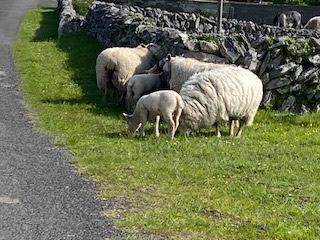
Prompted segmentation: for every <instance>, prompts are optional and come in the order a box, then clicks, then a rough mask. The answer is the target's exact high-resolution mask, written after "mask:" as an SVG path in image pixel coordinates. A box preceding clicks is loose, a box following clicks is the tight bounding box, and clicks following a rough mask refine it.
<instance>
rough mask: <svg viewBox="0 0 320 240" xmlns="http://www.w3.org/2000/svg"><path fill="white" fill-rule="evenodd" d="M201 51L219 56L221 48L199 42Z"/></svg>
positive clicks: (209, 43)
mask: <svg viewBox="0 0 320 240" xmlns="http://www.w3.org/2000/svg"><path fill="white" fill-rule="evenodd" d="M199 45H200V50H201V51H203V52H205V53H211V54H218V53H219V46H218V45H217V44H215V43H213V42H207V41H199Z"/></svg>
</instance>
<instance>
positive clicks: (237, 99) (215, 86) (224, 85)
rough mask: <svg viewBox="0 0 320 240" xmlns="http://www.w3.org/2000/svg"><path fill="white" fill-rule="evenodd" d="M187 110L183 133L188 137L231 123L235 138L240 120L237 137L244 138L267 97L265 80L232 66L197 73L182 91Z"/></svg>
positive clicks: (184, 115) (181, 129)
mask: <svg viewBox="0 0 320 240" xmlns="http://www.w3.org/2000/svg"><path fill="white" fill-rule="evenodd" d="M180 95H181V97H182V100H183V102H184V105H185V107H184V109H183V111H182V114H181V118H180V128H179V130H178V131H179V132H181V133H185V134H188V133H190V132H191V131H193V130H197V129H198V128H201V127H208V126H211V125H215V126H216V130H217V132H216V134H217V136H218V137H219V136H221V134H220V131H219V124H220V123H221V122H228V121H229V124H230V126H229V133H230V136H233V127H234V126H233V125H234V121H233V120H240V124H239V129H238V132H237V134H236V137H240V136H241V133H242V130H243V127H244V125H251V124H252V122H253V119H254V116H255V114H256V112H257V110H258V107H259V105H260V102H261V100H262V95H263V85H262V82H261V80H260V79H259V78H258V77H257V76H256V75H255V74H254V73H252V72H250V71H249V70H247V69H244V68H241V67H235V66H234V67H231V66H230V67H229V68H228V69H219V70H211V71H204V72H201V73H197V74H194V75H193V76H192V77H190V79H189V80H188V81H187V82H185V83H184V84H183V86H182V89H181V91H180Z"/></svg>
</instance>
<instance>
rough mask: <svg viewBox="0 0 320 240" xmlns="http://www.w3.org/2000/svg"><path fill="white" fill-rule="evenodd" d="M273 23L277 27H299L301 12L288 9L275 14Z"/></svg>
mask: <svg viewBox="0 0 320 240" xmlns="http://www.w3.org/2000/svg"><path fill="white" fill-rule="evenodd" d="M273 23H274V25H275V26H277V27H285V28H287V27H292V28H300V27H301V14H300V13H299V12H297V11H289V12H285V13H281V14H277V15H276V16H275V18H274V20H273Z"/></svg>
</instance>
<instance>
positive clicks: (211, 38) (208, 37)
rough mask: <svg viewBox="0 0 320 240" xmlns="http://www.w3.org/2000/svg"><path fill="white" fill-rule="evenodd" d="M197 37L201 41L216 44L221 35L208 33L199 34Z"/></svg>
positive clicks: (218, 42) (219, 41)
mask: <svg viewBox="0 0 320 240" xmlns="http://www.w3.org/2000/svg"><path fill="white" fill-rule="evenodd" d="M197 39H198V40H202V41H207V42H212V43H215V44H217V45H219V44H220V43H221V37H219V36H216V35H211V34H208V33H203V34H201V35H200V36H199V37H198V38H197Z"/></svg>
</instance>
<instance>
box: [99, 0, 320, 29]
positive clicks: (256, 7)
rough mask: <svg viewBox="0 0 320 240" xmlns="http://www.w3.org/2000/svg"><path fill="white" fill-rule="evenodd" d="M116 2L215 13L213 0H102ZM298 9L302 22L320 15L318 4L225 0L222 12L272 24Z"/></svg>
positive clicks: (172, 9) (233, 16) (226, 15)
mask: <svg viewBox="0 0 320 240" xmlns="http://www.w3.org/2000/svg"><path fill="white" fill-rule="evenodd" d="M103 1H105V2H114V3H118V4H125V5H134V6H140V7H144V8H146V7H153V8H161V9H165V10H167V11H171V12H181V11H185V12H190V13H192V12H195V13H197V12H206V13H210V14H214V15H217V8H218V7H217V1H215V0H174V1H172V0H103ZM293 10H295V11H298V12H300V13H301V15H302V23H304V24H305V23H306V22H307V21H308V20H309V19H310V18H311V17H314V16H317V15H320V6H297V5H277V4H266V3H264V4H260V3H244V2H242V3H238V2H225V3H224V11H223V14H224V16H225V17H229V18H235V19H238V20H245V21H253V22H255V23H259V24H273V19H274V16H275V15H276V14H278V13H281V12H288V11H293Z"/></svg>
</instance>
